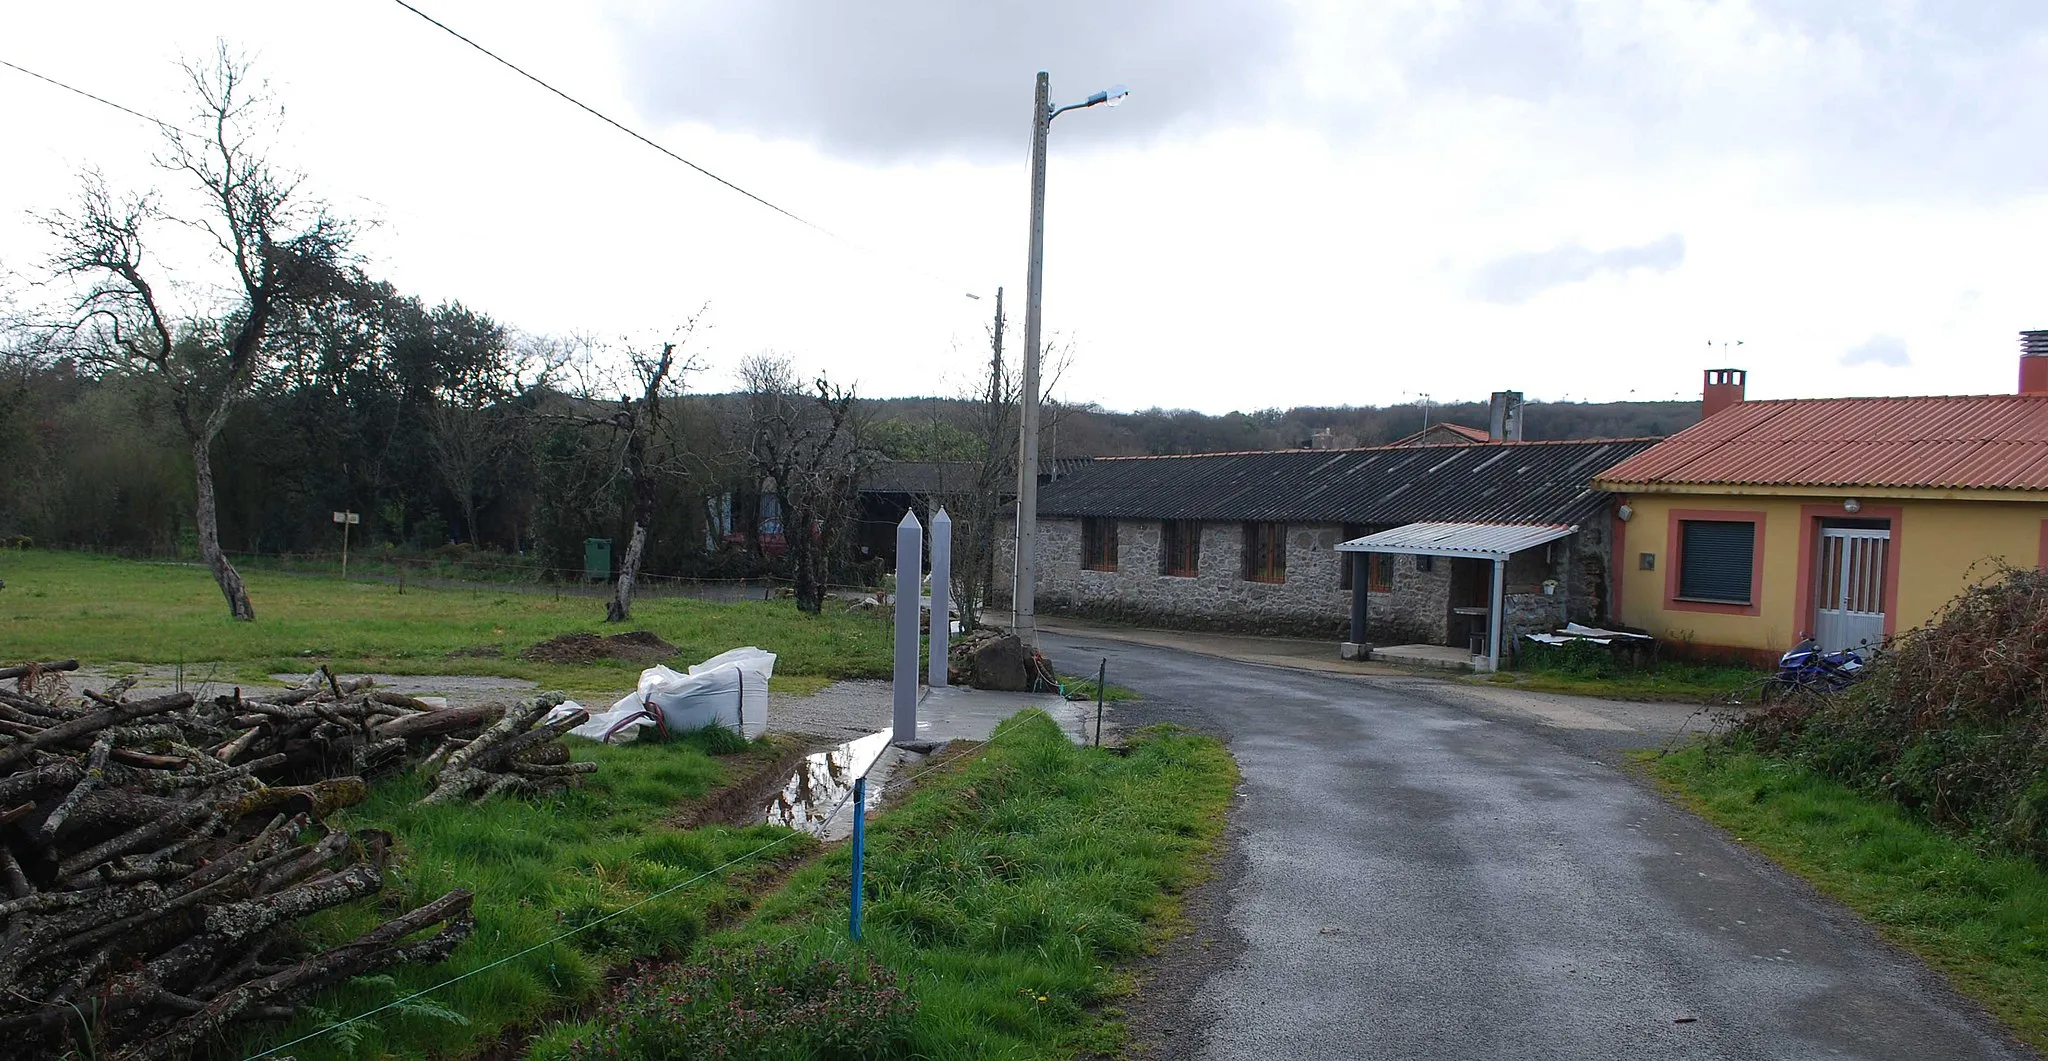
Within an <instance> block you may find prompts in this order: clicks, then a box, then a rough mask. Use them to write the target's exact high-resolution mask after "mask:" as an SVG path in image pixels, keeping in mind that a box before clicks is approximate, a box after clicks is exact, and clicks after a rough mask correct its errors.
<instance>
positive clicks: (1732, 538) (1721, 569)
mask: <svg viewBox="0 0 2048 1061" xmlns="http://www.w3.org/2000/svg"><path fill="white" fill-rule="evenodd" d="M1755 570H1756V524H1755V523H1752V522H1749V521H1747V520H1706V519H1689V520H1684V521H1682V522H1681V523H1680V524H1679V528H1678V595H1679V596H1680V597H1682V598H1684V599H1686V600H1695V601H1708V602H1711V603H1715V604H1750V603H1753V601H1752V600H1751V597H1752V593H1753V586H1754V584H1755V579H1754V575H1755Z"/></svg>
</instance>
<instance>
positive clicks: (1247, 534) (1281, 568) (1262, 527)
mask: <svg viewBox="0 0 2048 1061" xmlns="http://www.w3.org/2000/svg"><path fill="white" fill-rule="evenodd" d="M1244 580H1245V581H1246V582H1264V583H1266V584H1267V585H1274V586H1277V585H1280V584H1282V583H1284V582H1286V581H1287V524H1285V523H1277V522H1251V521H1247V522H1246V523H1245V525H1244Z"/></svg>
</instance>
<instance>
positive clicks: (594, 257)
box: [0, 0, 2048, 412]
mask: <svg viewBox="0 0 2048 1061" xmlns="http://www.w3.org/2000/svg"><path fill="white" fill-rule="evenodd" d="M417 3H418V6H419V7H421V8H422V9H423V10H425V11H427V12H429V13H430V14H433V15H435V16H436V17H439V18H441V19H443V20H444V21H446V22H447V23H449V24H450V25H451V26H453V27H455V28H456V29H458V30H461V31H463V32H464V33H466V34H468V35H469V36H471V37H472V38H474V39H476V40H477V41H478V42H480V43H482V44H484V45H486V46H488V47H491V48H493V49H494V50H497V51H499V52H500V54H503V55H505V56H506V57H508V58H510V59H512V60H513V61H515V62H518V63H520V64H521V65H524V66H526V67H527V68H528V69H530V70H532V71H533V72H535V73H536V74H538V75H540V76H541V77H543V78H546V79H548V80H550V81H553V82H554V83H556V84H557V85H558V86H560V87H562V88H563V89H565V90H567V91H569V92H570V93H572V94H574V95H576V96H578V97H580V98H582V99H584V100H585V101H586V102H588V103H590V104H591V105H592V106H595V107H597V108H598V109H600V110H603V111H605V112H607V113H609V114H612V115H614V116H616V117H618V118H619V119H620V120H622V121H624V122H625V123H626V124H628V125H631V126H633V127H635V128H637V129H640V130H642V131H644V132H646V133H647V134H648V135H649V136H651V137H652V138H654V139H655V140H657V141H659V142H660V143H662V144H663V145H665V146H667V147H669V148H670V149H672V150H674V151H675V152H677V153H678V154H681V155H683V156H684V157H686V158H689V159H691V160H692V161H694V162H696V163H698V164H700V165H702V166H704V167H706V168H707V169H710V170H711V171H713V172H715V173H717V174H719V175H720V176H722V177H724V178H726V179H728V180H731V181H733V182H734V183H736V184H739V185H742V186H744V187H746V188H747V189H749V190H750V191H753V192H755V193H756V194H758V195H760V196H762V197H763V198H766V199H768V200H771V201H773V202H775V203H776V204H778V205H781V206H783V207H785V208H787V209H789V210H790V211H792V212H794V213H796V214H798V215H801V216H802V217H803V218H805V219H806V220H808V221H809V222H812V223H813V224H814V225H815V226H816V227H815V228H814V227H810V226H806V225H803V224H799V223H797V222H794V221H791V220H789V219H788V218H786V217H783V216H781V215H779V214H776V213H774V212H772V211H770V210H768V209H765V208H763V207H762V206H760V205H758V204H756V203H753V202H750V201H748V200H747V199H745V198H742V197H741V196H739V195H737V194H735V193H733V192H732V191H730V190H728V189H726V188H723V187H720V186H719V185H717V184H715V183H713V182H712V181H710V180H707V179H705V178H704V177H702V176H700V175H698V174H696V173H693V172H692V171H690V170H689V169H687V168H685V167H683V166H681V165H679V164H677V163H675V162H674V161H671V160H669V159H666V158H664V157H662V156H661V155H659V154H657V153H655V152H654V151H652V150H650V149H648V148H647V147H646V146H644V145H642V144H638V143H635V142H634V141H632V140H630V139H628V138H626V137H625V136H623V135H621V134H620V133H618V132H617V131H616V130H613V129H611V128H609V127H607V126H605V125H603V124H601V123H599V122H598V121H596V120H595V119H593V118H591V117H590V116H589V115H587V114H584V113H582V112H580V111H577V110H575V109H574V108H572V107H571V106H569V105H568V104H566V103H564V102H563V101H561V100H559V99H557V98H555V97H552V96H550V95H548V94H547V93H546V92H544V91H543V90H541V89H540V88H538V87H536V86H534V85H533V84H531V83H530V82H526V81H523V80H521V79H520V78H518V77H517V76H516V75H514V74H513V73H511V72H510V71H508V70H506V69H504V68H503V67H500V66H497V65H496V64H494V63H492V62H491V61H490V60H488V59H486V58H485V57H483V56H481V55H479V54H477V53H476V52H474V51H471V50H469V49H468V48H467V47H465V46H464V45H462V44H461V43H460V42H458V41H456V40H454V39H452V38H450V37H448V36H447V35H445V34H443V33H442V32H441V31H439V30H437V29H435V28H434V27H432V26H431V25H429V24H427V23H426V22H424V21H422V20H421V19H420V18H418V17H417V16H415V15H413V14H412V13H410V12H408V11H406V10H405V9H404V8H403V7H401V6H399V5H397V4H396V3H393V2H391V0H337V2H334V3H328V4H321V5H301V4H278V3H274V2H271V3H266V2H232V0H216V2H206V0H195V2H192V3H181V4H175V5H172V4H162V3H140V2H125V0H106V2H102V3H95V4H90V5H86V4H68V5H67V4H38V5H27V4H13V5H8V6H7V7H6V8H5V9H4V10H0V59H4V60H6V61H9V62H13V63H18V64H21V65H23V66H26V67H29V68H31V69H33V70H36V71H38V72H40V73H43V74H47V75H49V76H51V77H55V78H58V79H60V80H63V81H67V82H70V83H72V84H75V85H77V86H79V87H81V88H84V89H88V90H90V91H93V92H96V93H99V94H102V95H105V96H107V97H108V98H110V99H113V100H115V101H118V102H121V103H124V104H127V105H129V106H133V107H136V108H138V109H141V110H145V111H148V112H150V113H153V114H157V115H160V116H162V117H164V118H166V119H168V120H183V119H184V118H185V117H186V115H187V114H188V112H189V104H188V101H187V99H186V97H185V96H184V95H183V94H182V93H181V91H180V86H181V81H180V78H181V76H182V75H181V74H180V73H179V71H178V70H177V68H176V66H175V61H176V60H177V59H178V58H180V57H181V56H187V55H202V54H204V53H206V52H208V51H209V50H210V49H211V48H212V46H213V42H214V41H215V40H216V39H217V38H225V39H226V40H227V41H229V42H230V43H231V44H233V45H235V46H238V47H240V48H243V49H246V50H247V51H248V52H250V53H252V54H253V55H254V56H255V58H256V60H257V63H258V68H259V72H260V73H262V74H263V75H265V76H266V77H267V78H268V79H269V80H270V82H271V83H272V87H273V88H274V90H275V92H276V94H277V96H278V98H279V99H280V100H281V101H282V102H283V104H284V105H285V107H286V117H285V126H284V129H283V132H282V135H281V138H280V142H279V144H278V147H277V149H276V157H278V158H279V159H281V160H284V161H287V162H289V163H290V164H291V165H293V166H294V167H296V168H298V169H300V170H302V171H304V172H305V173H306V174H307V175H308V177H309V187H310V188H312V189H314V190H316V191H317V192H318V193H319V194H320V195H322V196H323V197H324V198H326V199H327V200H328V201H329V202H331V203H332V204H334V206H335V207H336V208H337V209H339V210H341V211H343V212H345V213H348V214H351V215H353V216H355V217H358V218H361V219H363V220H365V221H367V222H370V223H371V227H370V228H369V229H368V230H367V233H366V235H365V237H364V240H363V249H364V250H365V251H366V252H367V254H368V255H369V257H370V259H371V263H372V267H373V269H374V270H375V271H377V272H378V273H380V274H382V275H384V276H387V277H389V278H390V279H392V280H393V281H394V282H396V283H397V284H399V285H400V286H401V287H403V288H405V289H407V290H411V291H415V292H418V293H420V294H422V295H424V296H426V297H428V298H430V299H442V298H452V299H461V300H462V301H464V302H467V303H469V304H471V305H473V306H476V307H478V308H481V309H483V310H485V311H488V312H490V313H492V314H494V315H496V316H498V317H500V318H501V319H503V320H505V321H507V322H509V323H512V324H515V325H517V326H519V327H521V328H524V329H528V330H531V331H536V332H586V333H594V334H605V335H617V334H626V335H647V334H653V333H656V332H659V331H660V330H661V329H663V328H665V327H668V326H671V325H673V324H674V322H676V321H678V320H680V319H682V318H683V317H685V316H687V315H688V314H689V313H691V312H692V311H693V310H695V309H696V307H698V306H699V305H702V304H706V303H708V304H709V306H710V314H709V318H708V320H709V322H710V325H711V327H710V328H709V330H708V331H703V332H700V333H699V342H700V345H701V350H702V353H703V354H704V356H705V359H706V361H707V363H708V365H709V368H708V369H707V371H706V373H705V375H704V376H703V377H702V378H701V379H699V380H697V381H696V385H697V386H699V387H706V388H717V387H721V386H724V385H726V384H727V383H728V382H729V379H730V377H729V375H728V372H729V370H730V368H731V366H732V365H733V364H734V363H735V362H737V360H738V359H739V358H741V357H743V356H745V355H747V354H750V353H754V352H758V351H763V350H772V351H777V352H781V353H786V354H788V355H790V356H792V357H794V358H796V359H797V360H798V361H799V362H800V363H801V364H803V365H805V366H807V367H809V368H813V369H826V370H829V371H830V372H831V373H832V374H833V375H834V376H836V377H840V378H845V379H850V380H857V381H858V382H859V383H860V384H861V386H862V389H863V390H864V391H865V392H867V393H871V394H878V395H880V394H930V393H953V392H955V391H958V390H962V389H964V388H965V387H967V386H968V385H969V383H970V380H971V378H972V376H973V374H974V372H975V370H976V362H978V361H979V360H980V359H981V358H982V357H983V356H984V354H983V352H982V344H983V341H984V340H983V337H982V336H983V331H982V330H983V327H984V325H985V324H986V321H987V317H988V316H989V314H990V313H991V312H992V310H993V295H994V292H995V289H996V288H997V287H998V286H1002V287H1004V288H1006V289H1007V298H1008V299H1009V300H1010V308H1011V309H1012V311H1013V312H1012V323H1013V326H1017V325H1021V320H1022V312H1021V300H1022V292H1023V272H1024V259H1025V236H1026V227H1027V225H1026V222H1027V215H1026V207H1027V201H1026V192H1027V182H1028V176H1029V174H1028V158H1027V154H1028V150H1029V134H1030V98H1031V87H1032V79H1033V75H1034V73H1035V72H1036V71H1037V70H1040V69H1045V70H1049V71H1050V72H1051V74H1052V84H1053V94H1054V97H1055V98H1056V99H1058V100H1063V101H1071V100H1075V99H1078V98H1080V97H1082V96H1085V95H1086V94H1087V93H1089V92H1091V91H1093V90H1095V89H1098V88H1102V87H1105V86H1108V85H1110V84H1114V83H1124V84H1128V85H1129V86H1130V88H1131V96H1130V98H1129V100H1128V102H1127V103H1126V104H1125V105H1124V106H1122V107H1120V108H1117V109H1115V110H1108V109H1103V108H1096V109H1093V110H1089V111H1080V112H1073V113H1069V114H1067V115H1065V116H1063V117H1061V118H1060V119H1059V121H1058V122H1057V123H1055V125H1054V127H1053V135H1052V145H1053V150H1052V156H1051V170H1050V180H1049V186H1050V191H1049V193H1048V221H1047V237H1046V243H1047V251H1046V267H1045V271H1046V294H1045V321H1046V327H1047V329H1048V332H1049V333H1051V334H1052V335H1054V336H1055V337H1057V339H1058V340H1059V341H1061V342H1063V343H1066V344H1068V345H1070V347H1071V350H1072V357H1073V361H1072V365H1071V367H1070V369H1069V370H1068V372H1067V374H1066V375H1065V377H1064V378H1063V379H1062V380H1061V382H1060V388H1059V389H1060V391H1061V393H1062V394H1063V396H1065V397H1067V398H1069V399H1072V400H1080V401H1099V402H1101V403H1103V404H1105V405H1108V406H1111V407H1117V408H1142V407H1147V406H1153V405H1161V406H1169V407H1191V408H1198V409H1203V410H1207V411H1212V412H1216V411H1223V410H1228V409H1233V408H1237V409H1251V408H1256V407H1262V406H1275V405H1278V406H1285V405H1294V404H1311V403H1313V404H1345V403H1349V404H1367V403H1372V404H1380V403H1386V402H1392V401H1403V400H1412V399H1413V398H1414V397H1415V396H1416V395H1418V394H1424V393H1427V394H1431V395H1434V396H1436V397H1437V398H1438V399H1454V398H1474V397H1483V396H1484V395H1485V394H1486V392H1488V391H1489V390H1493V389H1497V388H1518V389H1521V390H1523V391H1525V392H1527V393H1529V394H1530V395H1531V396H1532V397H1540V398H1549V399H1556V398H1570V399H1611V398H1628V397H1632V396H1633V397H1638V398H1667V397H1672V396H1675V395H1682V396H1687V397H1691V396H1696V395H1697V391H1698V383H1699V372H1700V370H1701V369H1702V368H1706V367H1711V366H1715V365H1718V364H1719V363H1721V362H1722V361H1723V355H1722V353H1721V351H1720V350H1719V349H1718V348H1717V347H1710V346H1709V343H1710V342H1711V343H1719V342H1722V341H1730V342H1732V341H1734V340H1741V341H1742V342H1743V345H1742V346H1741V347H1740V348H1736V349H1733V350H1732V352H1731V353H1730V354H1729V355H1727V357H1726V360H1727V362H1729V363H1731V364H1733V365H1735V366H1738V367H1746V368H1748V369H1750V370H1751V377H1750V389H1751V393H1752V395H1755V396H1763V397H1789V396H1820V395H1833V394H1857V393H1864V394H1911V393H1959V392H1961V393H1974V392H1997V391H2007V390H2010V389H2011V388H2012V385H2013V382H2014V376H2015V367H2014V358H2015V357H2016V356H2017V343H2016V340H2015V333H2016V332H2017V331H2018V330H2020V329H2022V328H2034V327H2048V297H2044V295H2048V254H2044V251H2043V249H2042V248H2043V247H2044V246H2048V240H2044V239H2043V238H2042V237H2043V233H2044V222H2048V194H2044V193H2048V78H2043V77H2041V76H2040V73H2039V72H2040V71H2041V70H2043V69H2048V4H2043V3H2039V2H2038V0H1969V2H1967V3H1959V2H1942V0H1721V2H1711V0H1585V2H1579V3H1572V2H1565V0H1472V2H1464V3H1452V2H1448V0H1445V2H1422V0H1414V2H1406V0H1386V2H1374V3H1344V2H1335V0H1332V2H1328V3H1316V2H1307V0H1304V2H1298V3H1255V2H1251V0H1131V2H1121V3H1103V2H1099V0H1097V2H1079V0H1032V2H1028V3H1026V2H1014V0H1000V2H998V0H983V2H977V3H973V4H963V3H956V2H951V0H870V2H866V3H860V4H838V3H808V4H796V3H781V2H765V0H764V2H755V3H732V2H727V3H694V2H680V3H679V2H666V3H656V2H638V3H633V2H619V3H609V4H589V5H566V4H541V3H530V2H504V0H500V2H483V0H417ZM0 129H4V132H5V142H6V143H7V144H8V145H9V146H8V150H7V152H6V156H7V160H8V164H7V165H6V166H5V167H0V269H4V270H7V271H9V272H11V274H12V275H13V276H14V277H15V279H16V282H17V283H19V282H21V281H22V280H24V279H33V277H34V273H35V271H36V269H37V267H38V264H39V262H40V261H41V260H42V258H43V257H44V255H45V254H46V253H47V248H46V244H45V243H44V242H43V239H42V237H41V235H40V233H39V229H38V228H37V226H36V224H35V223H34V221H33V220H32V219H31V218H30V216H29V215H30V213H31V212H33V211H39V210H48V209H50V208H53V207H59V206H62V205H63V204H64V203H65V202H66V201H67V200H68V198H69V197H70V196H71V195H72V194H73V192H74V189H75V187H76V183H77V176H76V175H77V173H78V171H79V170H80V169H81V168H82V167H86V166H96V167H99V168H101V169H102V170H104V171H105V172H106V173H107V175H108V176H109V178H110V179H111V180H112V181H114V182H115V183H117V184H125V185H128V186H133V187H147V186H151V185H162V186H163V187H164V188H165V191H166V192H167V193H171V192H174V191H175V190H176V185H175V184H174V183H173V182H171V181H170V180H169V178H168V177H166V176H164V175H162V174H159V173H156V172H154V171H152V170H151V169H150V167H149V165H148V159H149V156H150V153H151V151H152V149H153V147H154V146H155V144H156V140H157V136H158V134H157V133H156V132H154V131H153V130H152V129H151V128H150V127H149V126H147V125H146V124H144V123H141V122H138V121H136V120H135V119H133V118H129V117H126V116H124V115H121V114H119V113H118V112H114V111H111V110H109V109H107V108H104V107H101V106H99V105H97V104H93V103H90V102H88V101H85V100H82V99H79V98H77V97H75V96H71V95H68V94H66V93H64V92H61V91H59V90H57V89H54V88H52V87H50V86H48V85H46V84H43V83H40V82H37V81H35V80H32V79H30V78H27V77H24V76H22V75H21V74H18V73H16V72H14V71H12V70H7V69H4V68H0ZM820 229H822V230H824V231H822V232H821V231H820ZM968 293H973V294H977V295H980V296H982V297H981V298H980V299H979V300H974V299H969V298H968V297H966V296H967V294H968ZM1019 331H1020V332H1021V328H1020V329H1019Z"/></svg>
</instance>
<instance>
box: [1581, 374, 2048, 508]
mask: <svg viewBox="0 0 2048 1061" xmlns="http://www.w3.org/2000/svg"><path fill="white" fill-rule="evenodd" d="M1599 478H1600V481H1601V482H1602V483H1607V484H1612V485H1614V486H1616V487H1629V486H1652V485H1657V484H1673V485H1677V484H1691V485H1704V484H1717V485H1730V486H1816V487H1857V486H1866V487H1869V486H1884V487H1900V488H1925V489H1956V490H1970V489H2004V490H2048V395H2034V394H1983V395H1964V396H1957V397H1940V398H1800V399H1789V400H1782V401H1746V402H1741V403H1739V404H1736V405H1732V406H1730V407H1728V408H1727V409H1725V410H1723V411H1722V412H1719V413H1716V414H1714V415H1713V416H1710V417H1708V418H1707V419H1705V420H1702V421H1700V422H1699V423H1697V424H1695V425H1693V426H1692V427H1689V428H1686V429H1685V430H1684V431H1680V432H1679V433H1678V434H1676V435H1673V436H1671V437H1670V438H1667V439H1665V440H1664V441H1663V442H1660V443H1658V444H1657V445H1656V446H1654V447H1651V448H1650V449H1649V450H1647V451H1645V452H1643V453H1639V454H1637V455H1635V456H1633V457H1631V458H1629V459H1628V460H1625V461H1622V462H1621V463H1619V464H1617V465H1615V466H1614V467H1612V468H1609V469H1607V470H1606V471H1604V472H1602V473H1600V476H1599Z"/></svg>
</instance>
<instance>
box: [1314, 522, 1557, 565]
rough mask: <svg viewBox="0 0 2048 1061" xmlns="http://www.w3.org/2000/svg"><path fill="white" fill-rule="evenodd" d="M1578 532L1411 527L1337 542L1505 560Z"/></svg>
mask: <svg viewBox="0 0 2048 1061" xmlns="http://www.w3.org/2000/svg"><path fill="white" fill-rule="evenodd" d="M1578 529H1579V528H1577V527H1571V526H1560V525H1558V524H1555V523H1410V524H1408V525H1407V526H1405V527H1395V528H1394V529H1392V530H1383V531H1381V532H1379V533H1378V534H1368V535H1366V536H1365V537H1363V538H1353V539H1352V540H1350V541H1348V542H1340V543H1338V545H1337V549H1338V550H1339V551H1340V552H1347V553H1405V554H1420V555H1425V556H1471V557H1477V558H1478V559H1481V560H1505V559H1507V558H1508V557H1510V556H1513V555H1514V554H1516V553H1519V552H1521V551H1522V550H1524V549H1533V548H1535V547H1536V546H1539V545H1542V544H1543V543H1545V542H1554V541H1556V540H1558V539H1559V538H1562V537H1564V536H1565V535H1568V534H1572V533H1574V532H1576V531H1577V530H1578Z"/></svg>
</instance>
